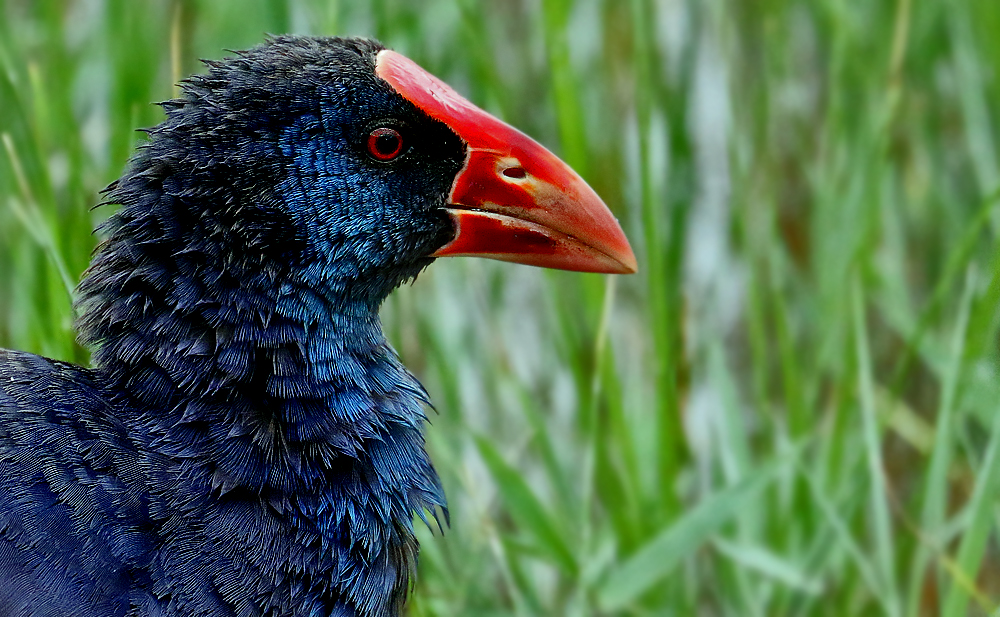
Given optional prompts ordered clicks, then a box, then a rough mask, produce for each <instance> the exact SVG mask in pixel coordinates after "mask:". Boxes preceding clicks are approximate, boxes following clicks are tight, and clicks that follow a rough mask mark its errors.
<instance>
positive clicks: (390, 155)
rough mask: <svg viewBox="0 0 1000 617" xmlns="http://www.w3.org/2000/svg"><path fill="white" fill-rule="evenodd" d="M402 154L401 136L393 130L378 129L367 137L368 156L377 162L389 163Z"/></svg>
mask: <svg viewBox="0 0 1000 617" xmlns="http://www.w3.org/2000/svg"><path fill="white" fill-rule="evenodd" d="M402 152H403V136H402V135H400V134H399V131H397V130H396V129H394V128H390V127H387V126H383V127H379V128H377V129H375V130H374V131H372V132H371V134H369V135H368V154H371V155H372V156H373V157H375V159H377V160H379V161H391V160H392V159H394V158H396V157H397V156H399V155H400V154H402Z"/></svg>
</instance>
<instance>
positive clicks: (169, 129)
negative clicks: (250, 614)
mask: <svg viewBox="0 0 1000 617" xmlns="http://www.w3.org/2000/svg"><path fill="white" fill-rule="evenodd" d="M279 42H280V41H279ZM277 57H278V58H282V57H283V56H280V55H279V56H277ZM248 58H249V59H248ZM252 59H253V58H251V57H250V56H243V57H242V58H241V59H240V60H238V61H234V62H233V63H232V66H229V65H227V66H221V67H220V66H213V69H214V72H213V73H211V74H210V75H209V76H206V77H204V78H193V79H192V80H191V81H190V82H188V83H187V84H186V86H185V87H186V91H187V95H186V98H185V99H182V100H180V101H173V102H168V103H166V104H164V106H165V108H166V110H167V117H168V119H167V121H166V122H164V123H163V124H162V125H160V126H159V127H157V128H155V129H153V130H151V131H150V133H151V135H152V140H151V141H150V142H149V143H148V144H146V145H145V146H144V147H143V148H142V149H141V150H140V152H139V154H138V155H137V156H136V158H135V159H134V160H133V161H132V163H131V166H130V168H129V169H128V170H127V171H126V173H125V174H124V175H123V177H122V178H121V179H120V180H118V181H117V182H115V183H114V184H113V185H112V186H111V187H109V191H108V202H110V203H115V204H120V205H121V208H120V210H119V211H118V212H117V213H116V214H115V215H114V216H113V217H112V218H111V219H110V220H109V222H108V223H107V225H106V226H105V228H104V230H103V231H104V232H105V234H106V236H107V240H106V241H105V242H104V244H103V245H102V246H101V248H100V249H99V251H98V253H97V255H96V256H95V259H94V261H93V263H92V266H91V268H90V270H89V271H88V273H87V274H86V275H85V277H84V280H83V282H82V283H81V286H80V300H79V303H78V310H79V312H80V314H81V319H80V324H79V326H80V331H81V338H82V340H83V342H84V343H86V344H88V345H90V346H92V347H93V348H94V363H95V374H96V375H97V376H98V379H99V380H100V382H101V383H103V384H104V386H103V387H105V388H106V389H107V391H108V392H110V393H112V394H113V400H114V402H115V403H114V404H115V409H114V413H115V414H118V415H119V416H120V419H121V420H122V422H123V424H125V425H126V426H127V427H129V430H130V432H131V434H132V438H133V439H134V440H135V441H136V442H138V443H140V444H141V448H140V450H141V451H146V452H149V453H150V454H149V456H148V460H147V461H145V470H146V473H147V476H148V482H149V489H150V493H151V495H152V504H151V506H150V517H151V519H152V523H151V524H153V525H155V526H159V527H158V528H161V529H162V530H161V532H160V537H161V543H162V545H161V546H160V547H159V549H158V550H159V551H160V553H161V554H162V555H165V556H167V557H169V556H170V555H176V556H187V555H191V554H193V553H198V552H199V551H201V552H202V553H201V561H195V562H192V563H191V564H190V566H186V567H188V568H189V575H190V577H192V578H193V579H194V580H198V577H205V576H211V573H212V572H215V571H220V572H225V571H227V570H228V571H237V572H240V573H241V579H242V580H246V581H254V582H253V583H252V584H250V583H248V584H250V585H251V587H254V586H255V589H253V590H251V591H252V592H253V593H254V594H255V595H254V597H257V598H264V599H263V600H260V602H261V603H262V604H264V605H265V606H271V607H274V608H276V609H278V610H277V611H276V612H278V613H280V614H284V613H283V612H281V611H288V612H295V614H313V613H312V612H310V611H311V610H316V611H318V614H330V613H331V612H332V614H344V615H389V614H395V613H396V612H398V611H399V610H400V609H401V606H402V604H403V602H404V601H405V597H406V593H407V590H408V587H409V581H410V575H411V570H412V568H413V567H414V562H415V558H416V541H415V539H414V536H413V530H412V519H413V516H414V514H418V515H419V516H421V518H425V517H426V514H427V513H430V514H431V515H432V516H434V517H437V516H438V515H439V514H443V515H444V516H447V513H446V510H445V500H444V495H443V492H442V490H441V486H440V482H439V480H438V477H437V475H436V473H435V472H434V469H433V467H432V466H431V463H430V461H429V459H428V456H427V454H426V452H425V450H424V439H423V434H422V429H423V423H424V420H425V418H424V412H423V409H424V407H425V405H426V404H427V396H426V393H425V392H424V390H423V388H422V387H421V386H420V384H419V383H418V382H417V381H416V379H415V378H414V377H413V376H412V375H410V373H409V372H407V370H406V369H405V368H404V367H403V366H402V364H401V363H400V361H399V359H398V358H397V356H396V354H395V352H394V351H393V350H392V349H391V347H390V346H389V345H388V343H387V342H386V340H385V337H384V336H383V333H382V330H381V325H380V323H379V319H378V307H379V305H380V304H381V302H382V300H383V299H384V298H385V296H386V295H387V294H388V293H389V292H390V291H391V290H392V289H393V288H395V287H396V286H398V285H399V284H400V283H401V282H403V281H405V280H407V279H409V278H412V277H413V276H416V274H417V273H418V272H419V271H420V269H421V268H423V267H425V266H426V265H427V264H428V263H429V261H430V259H429V258H427V257H426V255H428V254H429V253H430V252H431V250H432V249H433V247H434V246H439V245H440V244H442V243H443V240H442V239H443V238H445V237H446V236H447V235H448V234H450V233H451V230H450V228H448V227H443V228H437V227H434V225H437V224H438V223H439V222H438V221H437V220H436V219H434V218H433V217H431V215H430V214H428V215H426V220H424V219H414V220H411V221H407V225H408V226H409V227H410V228H412V229H416V230H418V231H420V230H421V229H423V228H426V229H431V230H434V231H433V233H424V234H423V235H421V234H412V235H405V234H402V233H398V232H397V231H395V230H390V231H389V232H387V234H386V235H383V236H379V235H377V234H375V233H373V232H372V231H371V230H372V225H373V224H374V223H373V222H377V220H378V219H379V218H382V219H386V220H395V218H394V217H393V215H392V212H391V211H390V212H386V210H387V209H388V210H391V208H392V207H395V206H394V205H393V204H389V205H388V206H385V207H383V208H381V209H380V208H375V207H373V206H372V204H378V203H383V202H385V201H386V195H388V194H390V193H391V192H392V191H391V189H392V187H391V186H387V187H386V188H383V189H380V188H379V187H378V186H375V185H371V184H372V183H368V184H363V183H362V178H363V177H364V174H362V173H361V172H360V171H358V170H357V169H354V168H352V167H351V163H350V162H349V161H348V162H344V161H346V160H347V159H346V158H345V157H338V156H334V155H332V154H331V153H333V154H336V152H335V151H336V145H337V143H340V142H337V141H336V138H337V136H338V134H337V130H336V126H335V125H334V123H333V121H332V120H331V119H330V118H331V114H333V112H332V111H329V110H325V109H324V108H323V107H322V105H321V104H320V103H317V101H321V100H323V97H321V96H319V95H318V94H317V93H315V92H306V93H295V92H292V93H290V94H287V96H288V97H290V98H289V100H282V101H281V102H280V104H279V103H274V102H273V101H272V104H271V105H270V107H273V108H276V109H283V110H285V111H286V112H288V113H291V114H292V115H293V119H292V120H285V119H273V118H272V119H268V117H267V116H266V114H265V113H264V112H263V111H262V112H260V114H258V115H252V114H250V115H248V114H246V113H245V110H244V109H243V107H245V106H246V101H245V100H242V99H243V98H245V97H246V96H247V95H245V94H243V93H236V94H232V92H231V90H232V89H233V88H234V86H225V85H224V86H218V84H217V83H216V82H213V81H212V80H213V79H215V78H218V73H220V72H222V71H223V70H232V71H238V70H243V71H246V70H253V67H252V66H251V67H249V69H248V68H247V67H245V66H243V65H241V64H240V62H250V60H252ZM233 67H235V68H233ZM297 70H298V69H297ZM279 73H280V72H279ZM216 81H218V82H219V83H223V84H225V83H231V82H234V83H238V84H239V83H242V82H240V81H239V80H232V79H229V80H216ZM306 81H308V83H320V84H323V83H329V82H330V80H329V79H322V80H321V79H315V80H306ZM272 82H273V80H272ZM272 82H268V83H269V84H270V83H272ZM213 84H215V85H213ZM213 87H214V88H223V91H222V93H220V92H216V91H214V90H212V88H213ZM225 88H228V90H226V89H225ZM227 96H228V97H230V98H232V99H233V100H232V101H230V99H228V98H226V97H227ZM268 96H271V97H272V98H273V97H274V96H276V95H275V94H274V92H270V93H269V94H268ZM212 97H215V98H214V99H213V104H212V105H200V104H197V103H198V101H200V100H202V99H207V98H212ZM241 97H242V98H241ZM257 98H260V96H258V97H257ZM252 100H256V99H252ZM227 101H229V103H227ZM230 103H231V107H229V108H227V104H230ZM296 105H298V106H299V107H302V108H303V109H298V108H297V107H296ZM264 107H266V106H264V105H262V108H264ZM288 110H291V111H290V112H289V111H288ZM239 114H243V115H239ZM234 118H235V119H234ZM249 125H252V126H249ZM317 127H322V128H323V130H324V135H327V136H332V137H329V139H328V140H327V141H324V140H323V139H321V138H317V137H315V133H316V131H317ZM227 130H228V131H231V133H232V134H231V135H229V134H226V131H227ZM248 132H253V134H256V135H257V138H256V139H255V140H254V141H252V142H249V143H248V142H247V140H246V139H242V136H245V135H246V134H247V133H248ZM309 135H313V138H311V139H310V138H308V137H309ZM230 144H235V145H230ZM224 147H227V148H229V150H227V151H225V153H224V154H225V156H220V155H219V150H220V149H222V148H224ZM460 164H461V159H460V158H459V159H457V162H456V163H455V165H456V166H457V165H460ZM456 168H457V167H456ZM445 172H448V170H445ZM452 173H453V172H452ZM424 176H427V177H431V178H432V179H433V178H434V177H435V176H434V175H433V173H430V172H425V173H424V174H423V175H422V176H421V177H424ZM441 177H442V179H441V180H440V184H441V190H440V191H439V192H440V194H441V195H444V194H446V192H447V190H446V187H447V178H448V177H449V176H448V173H442V174H441ZM435 181H437V180H435ZM380 191H381V192H380ZM435 194H436V193H435ZM440 198H441V199H443V197H440ZM427 211H428V212H431V210H430V209H427ZM366 217H368V219H371V220H366ZM397 218H398V217H397ZM414 238H415V239H414ZM407 243H410V244H407ZM412 243H416V244H412ZM425 520H426V518H425ZM205 546H211V547H213V549H212V551H210V552H206V551H205V548H204V547H205ZM167 557H164V558H167ZM177 558H178V559H180V558H181V557H177ZM163 584H164V585H167V584H168V583H167V582H164V583H163ZM170 593H172V594H177V595H183V594H184V593H191V594H194V593H195V592H194V591H191V590H190V589H180V588H179V589H176V590H173V591H171V592H170ZM219 593H220V594H221V595H222V596H223V599H224V600H226V601H227V602H229V601H231V602H238V598H237V597H235V596H234V597H233V598H228V599H227V598H226V597H225V593H226V592H224V591H222V592H219ZM241 593H243V594H245V593H248V592H247V590H237V591H235V592H232V594H235V595H236V596H238V595H239V594H241ZM192 601H193V600H192ZM309 607H312V608H309ZM338 611H340V612H338Z"/></svg>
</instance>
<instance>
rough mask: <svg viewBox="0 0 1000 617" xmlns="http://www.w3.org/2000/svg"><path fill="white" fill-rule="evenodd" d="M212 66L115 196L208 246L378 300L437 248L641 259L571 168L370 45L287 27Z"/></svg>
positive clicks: (604, 262) (614, 261) (624, 261)
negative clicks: (152, 204) (166, 216)
mask: <svg viewBox="0 0 1000 617" xmlns="http://www.w3.org/2000/svg"><path fill="white" fill-rule="evenodd" d="M208 67H209V71H208V73H207V74H205V75H198V76H195V77H192V78H190V79H189V80H186V81H185V82H184V83H183V84H182V88H183V91H184V95H183V96H182V97H181V98H179V99H176V100H173V101H168V102H166V103H164V104H163V105H164V107H165V109H166V112H167V120H166V121H165V122H164V123H162V124H161V125H160V126H158V127H156V128H154V129H152V130H151V131H150V133H151V134H152V140H151V142H150V143H149V144H147V146H146V147H145V148H144V149H143V151H141V152H140V154H139V155H138V156H137V158H136V160H134V161H133V167H132V170H131V173H126V175H125V176H124V177H123V178H122V180H120V181H119V182H118V183H117V184H116V185H115V186H113V187H112V191H111V193H112V194H111V199H110V201H114V202H116V203H124V204H125V205H126V206H127V205H128V203H127V202H128V201H129V200H130V199H132V196H135V195H148V194H151V193H152V194H167V195H168V196H170V197H171V198H172V199H171V201H172V203H173V206H174V210H179V211H180V215H179V216H176V217H175V218H180V219H185V218H186V219H189V220H187V221H183V220H181V221H175V222H176V223H180V224H181V225H182V226H185V227H188V228H189V229H193V228H198V227H199V226H200V227H201V231H200V234H201V235H202V236H210V237H211V238H212V242H210V243H208V244H212V245H213V246H215V247H216V248H215V250H217V251H219V252H222V253H225V254H227V255H241V256H243V257H244V258H246V259H247V260H248V261H249V262H250V264H251V266H252V265H253V264H254V263H257V262H258V261H262V262H263V261H267V262H270V263H282V264H289V265H290V267H292V268H293V269H294V270H295V273H296V275H297V276H298V277H305V278H306V279H307V280H306V286H308V287H310V288H312V289H314V290H318V289H322V290H326V292H325V293H328V294H333V295H341V296H342V295H345V294H346V295H350V296H351V297H353V298H366V299H368V300H370V301H371V302H372V303H376V304H377V303H378V302H380V301H381V300H382V299H383V298H384V297H385V295H386V294H388V293H389V292H390V291H391V290H392V289H393V288H394V287H396V286H397V285H399V284H400V283H401V282H403V281H405V280H407V279H409V278H412V277H413V276H415V275H416V274H417V273H418V272H419V271H420V270H421V269H422V268H423V267H425V266H426V265H427V264H428V263H430V262H431V261H432V260H433V259H434V258H436V257H442V256H454V255H477V256H483V257H490V258H494V259H501V260H505V261H511V262H519V263H525V264H531V265H536V266H547V267H554V268H564V269H571V270H584V271H594V272H619V273H624V272H634V271H635V269H636V262H635V257H634V255H633V254H632V251H631V249H630V248H629V245H628V241H627V240H626V239H625V236H624V234H623V233H622V231H621V228H620V227H619V225H618V223H617V221H616V220H615V218H614V217H613V216H612V214H611V212H610V211H609V210H608V209H607V207H606V206H605V205H604V203H603V202H602V201H601V199H600V198H599V197H598V196H597V195H596V193H594V191H593V190H592V189H591V188H590V187H589V186H587V184H586V183H585V182H584V181H583V180H582V179H581V178H580V177H579V176H578V175H576V174H575V173H574V172H573V171H572V170H571V169H570V168H569V167H568V166H567V165H566V164H565V163H563V162H562V161H560V160H559V159H558V158H557V157H556V156H554V155H553V154H552V153H551V152H549V151H548V150H546V149H545V148H544V147H542V146H541V145H539V144H538V143H537V142H535V141H534V140H532V139H531V138H529V137H527V136H526V135H524V134H523V133H521V132H520V131H518V130H516V129H514V128H513V127H511V126H509V125H507V124H505V123H503V122H501V121H500V120H498V119H496V118H495V117H493V116H491V115H490V114H488V113H486V112H485V111H483V110H481V109H479V108H478V107H476V106H475V105H473V104H472V103H470V102H469V101H467V100H466V99H464V98H462V97H461V96H459V95H458V94H457V93H456V92H455V91H454V90H452V89H451V88H449V87H448V86H447V85H445V84H444V83H442V82H441V81H439V80H438V79H436V78H435V77H433V76H432V75H430V74H429V73H427V72H426V71H424V70H423V69H421V68H420V67H419V66H417V65H416V64H415V63H414V62H412V61H410V60H409V59H407V58H406V57H404V56H403V55H401V54H399V53H396V52H394V51H391V50H387V49H384V48H383V47H382V46H381V45H379V44H378V43H376V42H374V41H368V40H363V39H335V38H331V39H317V38H303V37H277V38H274V39H272V40H270V41H269V42H268V43H266V44H264V45H262V46H259V47H257V48H254V49H251V50H249V51H245V52H240V53H239V54H238V55H237V56H235V57H232V58H229V59H227V60H223V61H219V62H209V63H208ZM150 183H152V184H156V185H157V186H155V187H152V188H153V189H155V190H152V191H151V190H150V188H151V187H149V186H148V185H149V184H150ZM185 203H190V204H194V205H192V206H191V207H190V208H188V210H189V211H188V212H185V206H184V204H185ZM175 247H176V243H175V244H174V245H173V246H172V247H171V248H175ZM195 250H201V249H200V248H198V247H196V248H195ZM271 257H278V259H270V258H271Z"/></svg>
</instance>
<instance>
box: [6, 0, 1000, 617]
mask: <svg viewBox="0 0 1000 617" xmlns="http://www.w3.org/2000/svg"><path fill="white" fill-rule="evenodd" d="M284 32H296V33H311V34H339V35H365V36H375V37H378V38H380V39H381V40H382V41H383V42H385V43H386V44H387V45H389V46H391V47H393V48H395V49H397V50H399V51H401V52H403V53H405V54H407V55H409V56H410V57H412V58H413V59H415V60H416V61H417V62H419V63H420V64H421V65H423V66H424V67H425V68H427V69H428V70H430V71H432V72H433V73H435V74H437V75H439V76H440V77H442V78H444V79H445V80H446V81H448V82H449V83H451V84H452V85H453V86H455V87H456V88H457V89H458V90H459V91H460V92H462V93H464V94H465V95H467V96H468V97H469V98H470V99H472V100H473V101H475V102H476V103H478V104H479V105H481V106H482V107H485V108H486V109H488V110H490V111H492V112H493V113H495V114H497V115H499V116H500V117H502V118H504V119H505V120H507V121H508V122H510V123H512V124H514V125H516V126H518V127H520V128H521V129H523V130H525V131H526V132H527V133H529V134H531V135H533V136H534V137H536V138H537V139H539V140H540V141H541V142H543V143H545V144H546V145H548V146H549V147H551V148H552V149H553V150H555V151H556V152H557V153H558V154H560V155H561V156H562V157H563V158H564V159H565V160H566V161H568V162H569V163H570V164H571V165H572V166H574V167H575V168H576V169H577V170H578V171H579V172H580V173H581V175H583V176H584V177H585V178H586V179H587V180H588V182H590V184H591V185H592V186H594V188H595V189H596V190H597V191H598V193H600V194H601V195H602V196H603V197H604V198H605V200H606V201H607V202H608V204H609V205H610V207H611V208H612V210H614V212H615V213H616V215H617V216H618V217H619V218H620V220H621V222H622V225H623V227H624V228H625V230H626V232H627V233H628V235H629V237H630V238H631V239H632V242H633V246H634V247H635V249H636V253H637V255H638V257H639V263H640V268H641V270H640V273H639V274H638V275H635V276H629V277H618V278H615V277H600V276H597V275H581V274H573V273H563V272H547V271H541V270H536V269H531V268H526V267H521V266H510V265H504V264H498V263H493V262H487V261H483V260H460V259H455V260H441V261H439V262H438V263H436V264H435V265H434V266H432V267H431V268H430V269H429V270H428V271H427V272H426V273H425V274H424V275H422V276H421V278H420V279H419V280H418V281H417V282H416V284H414V285H413V286H408V287H406V288H404V289H402V290H400V291H399V292H398V293H396V294H395V295H394V296H393V297H392V298H391V299H390V300H389V302H388V303H387V304H386V306H385V309H384V311H383V314H384V318H385V321H386V331H387V333H388V334H389V336H390V339H391V340H392V342H393V344H394V345H395V346H396V347H397V349H398V350H399V351H400V353H401V355H402V356H403V358H404V360H405V362H406V363H407V364H408V366H410V367H411V368H412V369H413V370H414V372H415V373H416V374H417V375H418V376H419V377H420V378H421V379H422V380H423V382H424V384H425V385H426V386H427V388H428V390H429V391H430V393H431V396H432V398H433V399H434V401H435V402H436V405H437V410H438V412H439V414H437V415H434V416H433V418H432V421H433V426H431V427H430V429H429V447H430V449H431V452H432V456H433V458H434V460H435V461H436V464H437V466H438V469H439V470H440V472H441V475H442V477H443V479H444V482H445V485H446V488H447V492H448V495H449V498H450V503H451V510H452V521H453V522H452V526H451V529H450V530H448V531H447V532H446V533H445V534H444V535H443V537H442V536H439V535H438V534H432V533H431V532H430V531H429V530H427V529H421V530H420V539H421V543H422V549H423V550H422V554H421V558H420V576H419V582H418V584H417V589H416V593H415V597H414V600H413V602H412V603H411V609H412V613H413V614H414V615H420V616H423V615H443V616H450V615H567V616H575V615H710V616H711V615H739V616H771V615H830V616H843V615H890V616H904V615H906V616H924V615H928V616H930V615H948V616H958V615H991V614H993V615H997V614H1000V613H998V612H996V610H997V609H996V607H997V604H998V601H1000V544H998V532H1000V508H998V505H1000V500H998V495H1000V460H998V457H1000V413H998V408H1000V380H998V369H1000V363H998V355H997V343H998V339H997V335H998V317H1000V314H998V310H1000V243H998V234H1000V203H998V201H1000V192H998V191H1000V167H998V152H997V137H998V133H997V130H998V122H1000V113H998V102H997V101H998V100H1000V98H998V95H1000V82H998V76H997V67H998V66H1000V35H998V33H1000V2H997V1H996V0H965V1H961V2H955V1H951V0H894V1H889V0H884V1H880V0H842V1H837V0H815V1H812V2H810V1H808V0H660V1H654V0H577V1H573V0H504V1H495V2H474V1H472V0H437V1H425V2H420V1H412V0H381V1H373V2H356V1H352V2H338V1H336V0H325V1H318V0H301V1H294V0H251V1H248V0H240V1H221V0H172V1H170V0H162V1H144V2H138V1H132V0H103V1H99V0H79V1H70V0H0V68H2V70H0V136H2V148H0V346H4V347H12V348H18V349H23V350H29V351H33V352H37V353H41V354H45V355H48V356H53V357H57V358H62V359H67V360H74V361H77V362H84V363H85V362H86V361H87V354H86V352H85V351H84V350H82V349H80V348H79V347H78V346H76V344H75V343H74V335H73V331H72V321H73V316H72V311H71V308H70V300H71V295H72V289H73V286H74V285H75V283H76V281H77V280H78V278H79V276H80V273H81V272H82V271H83V269H84V268H85V267H86V265H87V262H88V259H89V255H90V251H91V250H92V248H93V246H94V243H95V238H94V237H93V236H92V235H91V229H92V228H93V227H94V225H95V223H97V222H99V221H100V220H101V219H102V218H103V217H106V216H107V215H108V214H109V208H102V209H98V210H96V211H91V209H90V208H91V206H93V205H94V204H96V203H97V202H98V201H99V200H100V197H99V195H98V191H99V189H100V188H102V187H104V186H105V185H106V184H107V183H108V182H110V181H111V180H113V179H115V178H116V177H117V176H118V174H119V173H120V171H121V170H122V168H123V165H124V163H125V161H126V159H127V157H128V156H129V153H130V152H131V151H132V149H133V147H134V146H135V144H136V142H137V141H139V140H141V139H142V137H141V136H140V135H139V134H138V133H136V132H135V129H136V128H140V127H148V126H151V125H153V124H155V123H157V122H158V121H159V120H160V118H161V112H160V110H159V108H157V107H155V106H153V105H151V104H150V103H151V102H152V101H158V100H163V99H166V98H169V97H171V96H172V95H173V93H174V90H173V86H172V84H173V83H175V82H176V81H177V80H178V79H180V78H181V77H183V76H184V75H186V74H189V73H191V72H194V71H198V70H199V69H200V65H199V64H198V62H197V58H218V57H220V56H222V55H224V54H225V52H224V50H226V49H240V48H244V47H248V46H252V45H254V44H256V43H258V42H260V41H261V40H262V38H263V37H264V35H265V33H284Z"/></svg>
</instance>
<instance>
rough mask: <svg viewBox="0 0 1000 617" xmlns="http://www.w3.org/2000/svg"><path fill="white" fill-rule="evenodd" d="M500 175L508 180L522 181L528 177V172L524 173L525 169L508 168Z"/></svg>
mask: <svg viewBox="0 0 1000 617" xmlns="http://www.w3.org/2000/svg"><path fill="white" fill-rule="evenodd" d="M500 173H502V174H503V175H504V176H506V177H508V178H513V179H514V180H521V179H522V178H525V177H527V175H528V172H526V171H524V167H508V168H507V169H505V170H503V171H502V172H500Z"/></svg>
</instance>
